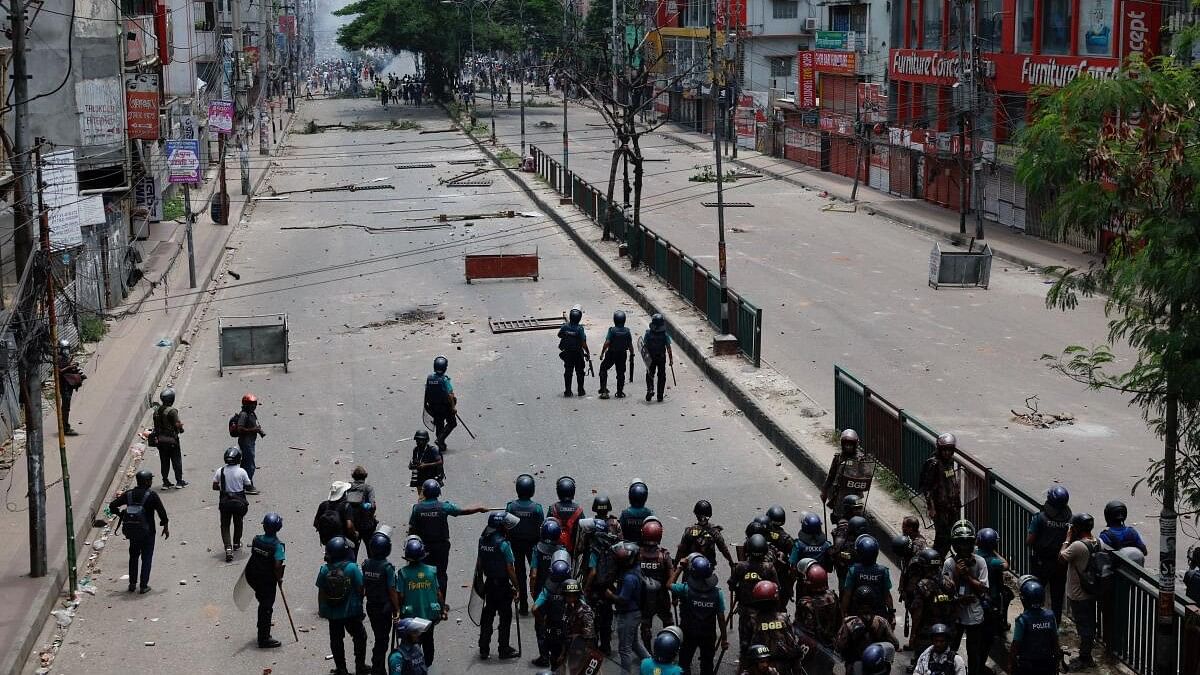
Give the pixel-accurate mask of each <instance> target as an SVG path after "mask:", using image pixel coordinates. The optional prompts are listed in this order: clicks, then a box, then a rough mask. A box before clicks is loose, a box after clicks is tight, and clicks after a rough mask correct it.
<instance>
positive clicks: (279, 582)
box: [275, 579, 395, 642]
mask: <svg viewBox="0 0 1200 675" xmlns="http://www.w3.org/2000/svg"><path fill="white" fill-rule="evenodd" d="M275 584H276V585H277V586H279V597H280V598H283V611H284V612H286V613H287V617H288V623H289V624H290V625H291V626H292V637H294V638H296V642H299V641H300V634H299V633H297V632H296V622H295V621H292V610H291V608H289V607H288V601H287V594H285V593H284V592H283V581H282V580H281V579H276V580H275ZM393 632H395V631H393Z"/></svg>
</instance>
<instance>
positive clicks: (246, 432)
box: [231, 394, 267, 495]
mask: <svg viewBox="0 0 1200 675" xmlns="http://www.w3.org/2000/svg"><path fill="white" fill-rule="evenodd" d="M232 426H233V428H232V429H231V432H232V433H231V435H233V436H235V437H236V438H237V441H238V448H240V449H241V451H242V468H243V469H245V470H246V474H247V475H248V476H250V483H251V484H250V485H249V486H247V487H246V494H248V495H256V494H258V488H257V487H255V484H254V470H255V468H256V466H255V464H254V462H255V449H256V448H257V446H258V439H259V438H266V437H267V432H265V431H263V428H262V425H260V424H259V423H258V397H257V396H255V395H254V394H245V395H244V396H242V409H241V411H240V412H238V414H237V415H236V417H235V421H234V424H233V425H232Z"/></svg>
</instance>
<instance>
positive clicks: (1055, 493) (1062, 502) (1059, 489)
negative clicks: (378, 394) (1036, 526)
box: [1046, 485, 1071, 509]
mask: <svg viewBox="0 0 1200 675" xmlns="http://www.w3.org/2000/svg"><path fill="white" fill-rule="evenodd" d="M1070 501H1071V493H1070V492H1067V488H1065V487H1063V486H1061V485H1054V486H1051V487H1050V489H1049V490H1046V503H1047V504H1049V505H1050V506H1054V507H1057V508H1060V509H1061V508H1063V507H1064V506H1066V505H1067V504H1068V503H1069V502H1070Z"/></svg>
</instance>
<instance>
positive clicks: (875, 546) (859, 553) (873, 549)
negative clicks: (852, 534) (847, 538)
mask: <svg viewBox="0 0 1200 675" xmlns="http://www.w3.org/2000/svg"><path fill="white" fill-rule="evenodd" d="M854 559H855V560H856V561H858V562H860V563H862V564H864V565H874V564H875V561H876V560H878V559H879V542H878V541H877V540H876V539H875V537H872V536H871V535H869V534H860V535H858V538H857V539H855V540H854Z"/></svg>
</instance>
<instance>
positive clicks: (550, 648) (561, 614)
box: [531, 560, 571, 668]
mask: <svg viewBox="0 0 1200 675" xmlns="http://www.w3.org/2000/svg"><path fill="white" fill-rule="evenodd" d="M570 578H571V563H569V562H567V561H566V560H555V561H554V562H552V563H550V572H549V578H548V579H546V583H544V584H542V588H541V590H540V591H538V594H537V597H536V598H534V600H533V618H534V621H535V623H534V633H535V634H536V636H537V647H538V656H537V658H536V659H533V661H532V662H531V663H532V664H533V665H535V666H537V667H538V668H550V667H554V666H556V665H558V663H559V662H560V661H561V660H562V658H563V656H564V654H563V651H564V649H566V642H565V639H564V637H565V631H564V630H563V629H564V627H565V626H564V623H563V619H564V618H565V615H566V599H565V598H564V597H563V584H565V583H566V582H567V580H568V579H570Z"/></svg>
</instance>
